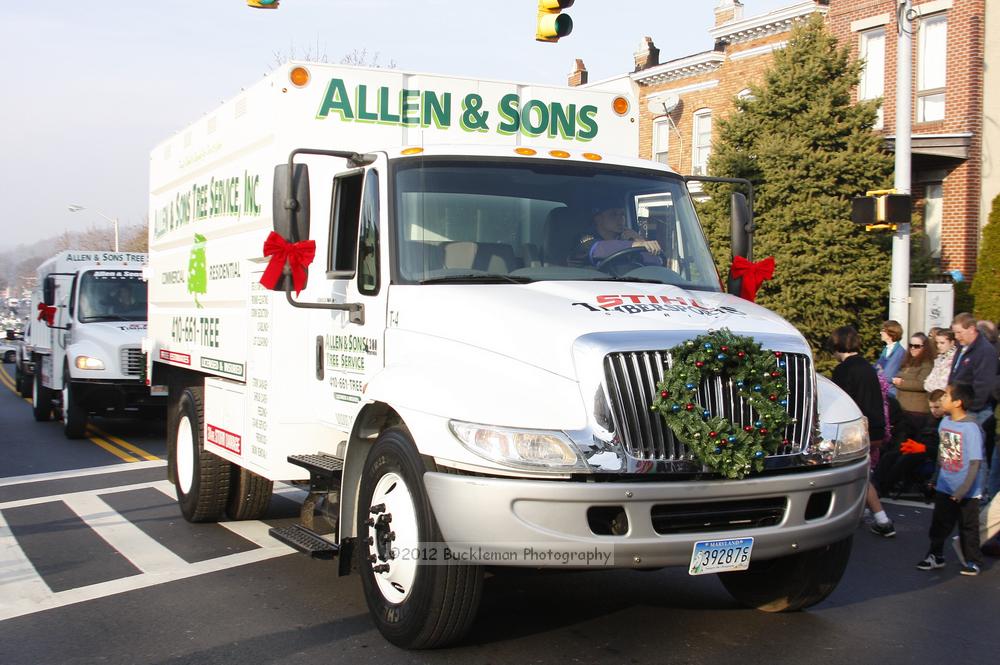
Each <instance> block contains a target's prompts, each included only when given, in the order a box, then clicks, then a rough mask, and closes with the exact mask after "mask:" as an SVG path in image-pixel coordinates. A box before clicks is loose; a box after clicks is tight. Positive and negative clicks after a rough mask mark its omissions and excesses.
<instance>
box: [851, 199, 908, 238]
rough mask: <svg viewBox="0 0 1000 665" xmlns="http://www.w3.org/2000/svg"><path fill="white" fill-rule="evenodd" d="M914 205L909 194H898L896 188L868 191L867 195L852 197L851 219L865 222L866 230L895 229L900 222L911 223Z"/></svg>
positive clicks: (861, 222)
mask: <svg viewBox="0 0 1000 665" xmlns="http://www.w3.org/2000/svg"><path fill="white" fill-rule="evenodd" d="M912 205H913V204H912V199H911V197H910V195H909V194H897V193H896V192H895V190H879V191H873V192H868V195H867V196H859V197H857V198H854V199H851V221H852V222H854V223H855V224H864V225H865V230H866V231H875V230H880V229H891V230H893V231H895V230H896V229H897V227H898V226H899V225H900V224H909V223H910V217H911V214H912Z"/></svg>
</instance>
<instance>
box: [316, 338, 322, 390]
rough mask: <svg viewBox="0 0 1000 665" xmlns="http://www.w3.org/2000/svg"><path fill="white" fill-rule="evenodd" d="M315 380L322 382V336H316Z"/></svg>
mask: <svg viewBox="0 0 1000 665" xmlns="http://www.w3.org/2000/svg"><path fill="white" fill-rule="evenodd" d="M316 380H317V381H322V380H323V336H322V335H316Z"/></svg>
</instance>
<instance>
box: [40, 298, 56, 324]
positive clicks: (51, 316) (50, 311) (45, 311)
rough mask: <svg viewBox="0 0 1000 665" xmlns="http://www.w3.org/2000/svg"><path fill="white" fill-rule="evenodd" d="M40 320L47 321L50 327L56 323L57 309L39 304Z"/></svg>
mask: <svg viewBox="0 0 1000 665" xmlns="http://www.w3.org/2000/svg"><path fill="white" fill-rule="evenodd" d="M38 320H39V321H45V323H47V324H49V325H50V326H53V325H55V323H56V308H55V307H51V306H49V305H46V304H45V303H43V302H40V303H38Z"/></svg>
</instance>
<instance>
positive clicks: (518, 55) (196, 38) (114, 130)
mask: <svg viewBox="0 0 1000 665" xmlns="http://www.w3.org/2000/svg"><path fill="white" fill-rule="evenodd" d="M796 3H797V0H744V16H745V17H750V16H756V15H758V14H763V13H766V12H769V11H773V10H775V9H779V8H781V7H786V6H789V5H792V4H796ZM716 4H717V0H631V1H626V0H576V3H575V4H574V5H573V7H571V8H570V9H568V10H566V13H568V14H569V15H570V16H571V17H572V19H573V24H574V27H573V33H572V34H571V35H570V36H568V37H565V38H563V39H562V40H560V41H559V43H556V44H546V43H541V42H536V41H535V40H534V32H535V17H536V6H537V3H536V0H476V1H475V2H470V1H469V0H464V1H461V2H460V1H459V0H451V1H447V0H409V1H408V2H404V1H402V0H281V6H280V8H278V9H276V10H259V9H251V8H249V7H247V6H246V2H245V1H244V0H162V1H159V2H153V1H151V0H100V1H97V2H95V1H93V0H77V1H71V0H30V1H29V2H4V3H2V4H0V57H2V61H3V62H5V63H6V65H5V66H4V67H3V69H2V73H0V210H2V211H3V216H2V218H0V229H2V235H0V251H4V250H7V249H11V248H14V247H16V246H17V245H19V244H22V243H25V244H26V243H32V242H35V241H37V240H40V239H42V238H45V237H48V236H52V235H56V234H60V233H62V232H63V231H65V230H79V229H85V228H89V227H92V226H100V225H101V224H108V223H109V222H106V221H105V219H104V217H102V215H104V216H107V217H111V218H118V219H119V220H120V223H121V225H122V226H123V227H125V226H128V225H140V224H143V223H144V222H145V218H146V216H147V211H148V203H147V194H148V164H149V152H150V150H151V149H152V147H153V146H155V145H156V144H157V143H159V142H160V141H162V140H164V139H166V138H167V137H169V136H171V135H173V134H174V133H175V132H177V131H178V130H180V129H181V128H183V127H185V126H186V125H188V124H189V123H191V122H192V121H194V120H197V119H198V118H200V117H201V116H203V115H204V114H206V113H208V112H210V111H211V110H213V109H214V108H215V107H217V106H218V105H219V104H220V103H221V102H223V101H224V100H226V99H229V98H231V97H233V96H235V95H236V94H237V93H238V92H239V91H240V89H241V88H243V87H246V86H249V85H251V84H252V83H254V82H255V81H257V80H259V79H260V78H261V77H262V76H263V75H264V74H266V73H267V72H268V71H270V70H271V69H273V68H274V67H275V66H276V65H277V63H278V62H279V60H284V59H288V58H289V56H291V57H295V58H298V59H301V58H303V57H305V56H314V57H317V56H318V57H319V58H320V59H322V58H323V57H325V58H326V60H327V61H329V62H334V63H336V62H340V61H341V59H342V58H343V57H344V56H345V55H347V54H350V53H355V52H361V51H365V52H366V53H367V56H368V60H369V61H371V60H372V58H373V56H374V55H375V54H377V55H378V63H379V64H381V65H388V64H390V63H394V64H395V65H396V67H397V68H398V69H400V70H403V71H416V72H428V73H435V74H453V75H457V76H469V77H479V78H487V79H502V80H514V81H523V82H528V83H542V84H548V85H563V84H565V83H566V77H567V76H568V75H569V73H570V72H571V70H572V69H573V64H574V61H575V60H576V59H577V58H580V59H582V60H583V61H584V63H585V64H586V67H587V69H588V71H589V73H590V81H591V82H594V81H600V80H602V79H606V78H611V77H614V76H617V75H620V74H623V73H626V72H629V71H631V70H632V69H633V66H634V63H633V52H634V51H636V49H637V48H638V46H639V44H640V41H641V39H642V38H643V37H644V36H647V35H648V36H649V37H652V39H653V41H654V43H655V44H656V46H657V47H658V48H659V49H660V61H661V62H664V61H667V60H671V59H674V58H678V57H683V56H685V55H690V54H693V53H698V52H701V51H706V50H709V49H711V48H712V40H711V38H710V37H709V35H708V30H709V29H710V28H711V27H712V25H713V21H714V15H713V9H714V7H715V6H716ZM70 204H75V205H78V206H83V207H84V210H81V211H78V212H74V213H71V212H70V211H69V210H68V209H67V206H68V205H70Z"/></svg>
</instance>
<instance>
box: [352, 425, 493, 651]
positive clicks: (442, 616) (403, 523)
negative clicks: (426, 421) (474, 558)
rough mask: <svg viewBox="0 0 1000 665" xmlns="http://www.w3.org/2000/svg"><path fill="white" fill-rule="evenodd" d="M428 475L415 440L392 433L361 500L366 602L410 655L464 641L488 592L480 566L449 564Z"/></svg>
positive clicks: (369, 465) (371, 467)
mask: <svg viewBox="0 0 1000 665" xmlns="http://www.w3.org/2000/svg"><path fill="white" fill-rule="evenodd" d="M426 470H427V467H426V465H425V464H424V462H423V460H422V459H421V457H420V455H419V454H418V453H417V449H416V446H415V445H414V444H413V440H412V439H411V438H410V435H409V433H408V432H406V431H405V430H403V429H397V428H393V429H389V430H386V431H385V432H383V433H382V435H381V436H379V438H378V441H376V443H375V445H374V446H373V447H372V449H371V451H370V452H369V454H368V459H367V461H366V462H365V468H364V472H363V475H362V478H361V492H360V497H359V501H358V540H359V545H360V547H358V548H357V550H358V554H359V559H360V560H359V562H358V565H359V568H360V570H361V583H362V588H363V589H364V593H365V600H366V601H367V603H368V609H369V611H370V612H371V615H372V619H373V620H374V621H375V625H376V626H377V627H378V629H379V632H381V633H382V635H383V636H384V637H385V638H386V639H387V640H389V641H390V642H392V643H393V644H395V645H396V646H399V647H402V648H404V649H431V648H435V647H443V646H446V645H448V644H452V643H454V642H456V641H458V640H460V639H461V638H462V637H463V636H464V635H465V633H466V632H467V631H468V630H469V628H470V627H471V626H472V622H473V621H474V620H475V618H476V613H477V612H478V610H479V601H480V598H481V597H482V590H483V572H482V568H481V567H480V566H470V565H458V564H455V563H451V562H447V561H444V560H443V552H441V551H439V550H440V547H441V545H440V543H441V541H442V537H441V532H440V530H439V529H438V525H437V521H436V520H435V519H434V514H433V511H432V510H431V505H430V501H429V499H428V498H427V492H426V490H425V489H424V483H423V475H424V472H425V471H426ZM421 553H422V554H421ZM422 559H427V560H422ZM431 559H433V560H431Z"/></svg>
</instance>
